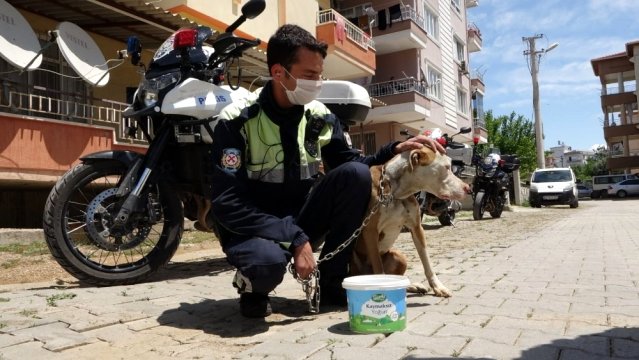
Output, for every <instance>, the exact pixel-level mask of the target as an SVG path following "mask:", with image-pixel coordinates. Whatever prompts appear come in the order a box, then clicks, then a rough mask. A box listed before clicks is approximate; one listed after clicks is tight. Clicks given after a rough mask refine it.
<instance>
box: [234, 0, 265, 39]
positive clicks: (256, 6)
mask: <svg viewBox="0 0 639 360" xmlns="http://www.w3.org/2000/svg"><path fill="white" fill-rule="evenodd" d="M265 8H266V1H265V0H250V1H249V2H247V3H246V4H244V6H242V15H241V16H240V17H239V18H238V19H237V20H235V22H234V23H232V24H231V25H229V27H227V28H226V30H225V32H227V33H232V32H233V31H235V29H237V28H238V27H239V26H240V25H242V23H244V22H245V21H246V20H247V19H254V18H255V17H257V16H258V15H259V14H261V13H262V11H264V9H265Z"/></svg>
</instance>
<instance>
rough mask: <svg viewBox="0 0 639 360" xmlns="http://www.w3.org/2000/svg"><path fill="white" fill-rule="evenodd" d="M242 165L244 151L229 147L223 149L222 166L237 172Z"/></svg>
mask: <svg viewBox="0 0 639 360" xmlns="http://www.w3.org/2000/svg"><path fill="white" fill-rule="evenodd" d="M241 165H242V152H241V151H240V150H239V149H235V148H227V149H224V150H222V167H223V168H224V169H225V170H227V171H230V172H236V171H237V169H239V168H240V166H241Z"/></svg>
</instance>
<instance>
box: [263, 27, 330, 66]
mask: <svg viewBox="0 0 639 360" xmlns="http://www.w3.org/2000/svg"><path fill="white" fill-rule="evenodd" d="M301 47H305V48H307V49H309V50H311V51H314V52H318V53H320V54H321V55H322V58H326V49H327V48H328V45H326V44H325V43H323V42H321V41H317V39H315V37H314V36H313V35H312V34H311V33H310V32H308V31H306V30H304V29H303V28H301V27H299V26H297V25H293V24H286V25H282V26H280V28H279V29H277V31H276V32H275V34H273V36H271V38H270V39H269V40H268V45H267V47H266V62H267V65H268V69H269V72H270V71H271V67H273V65H275V64H280V65H282V66H284V67H285V68H286V70H290V69H291V65H293V64H294V63H295V62H296V61H297V50H298V49H299V48H301Z"/></svg>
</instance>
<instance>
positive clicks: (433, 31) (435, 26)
mask: <svg viewBox="0 0 639 360" xmlns="http://www.w3.org/2000/svg"><path fill="white" fill-rule="evenodd" d="M424 28H425V29H426V33H427V34H429V35H430V36H432V37H433V38H434V39H439V17H438V16H437V15H436V14H435V12H434V11H432V10H431V9H430V8H429V7H428V6H426V2H424Z"/></svg>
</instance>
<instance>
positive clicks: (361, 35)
mask: <svg viewBox="0 0 639 360" xmlns="http://www.w3.org/2000/svg"><path fill="white" fill-rule="evenodd" d="M338 20H339V21H341V22H343V23H344V30H345V32H346V37H347V38H349V39H350V40H351V41H353V42H354V43H355V44H357V45H359V46H361V47H362V48H363V49H368V48H370V49H373V50H375V42H374V41H373V39H372V38H371V37H370V36H369V35H368V34H367V33H365V32H364V30H362V29H360V28H359V27H357V26H355V25H354V24H353V23H351V22H350V21H348V19H346V18H345V17H343V16H342V15H340V14H339V13H338V12H337V11H335V10H333V9H328V10H322V11H319V12H318V13H317V25H322V24H326V23H330V22H334V23H335V24H337V21H338Z"/></svg>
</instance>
